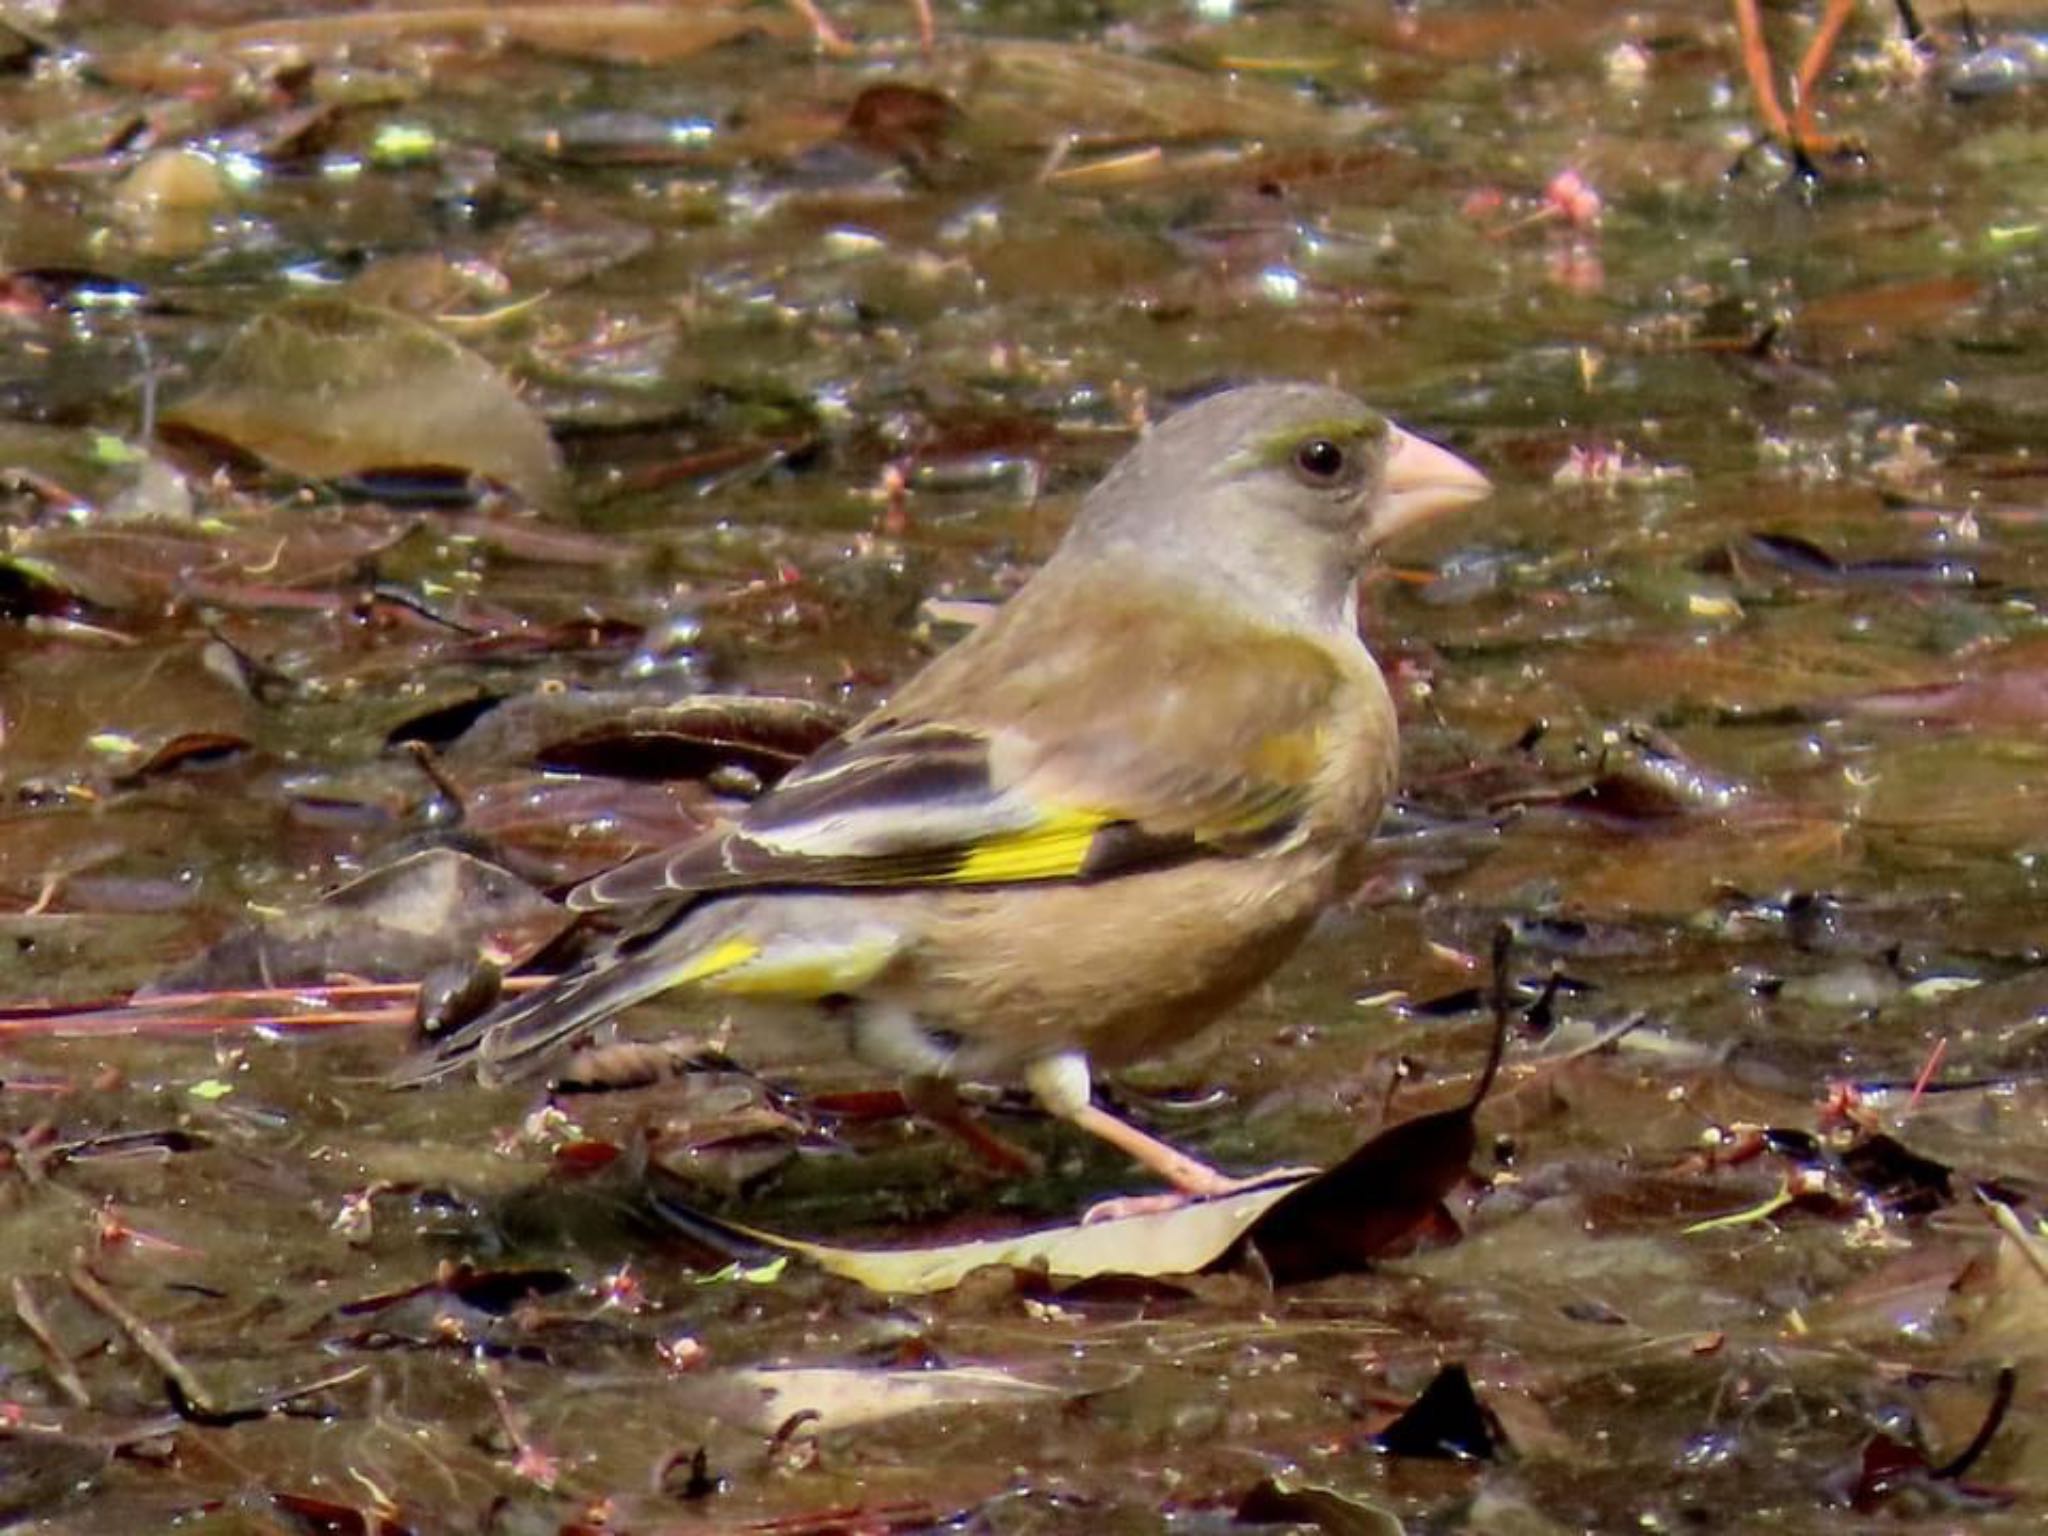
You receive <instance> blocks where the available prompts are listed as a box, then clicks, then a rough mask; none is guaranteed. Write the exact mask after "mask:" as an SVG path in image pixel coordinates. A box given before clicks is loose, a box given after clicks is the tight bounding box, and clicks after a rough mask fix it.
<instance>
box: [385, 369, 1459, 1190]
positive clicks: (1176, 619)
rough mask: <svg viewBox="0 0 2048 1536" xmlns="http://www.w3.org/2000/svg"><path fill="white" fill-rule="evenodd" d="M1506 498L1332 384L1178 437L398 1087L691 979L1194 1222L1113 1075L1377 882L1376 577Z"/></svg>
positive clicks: (539, 1053) (533, 1049)
mask: <svg viewBox="0 0 2048 1536" xmlns="http://www.w3.org/2000/svg"><path fill="white" fill-rule="evenodd" d="M1488 490H1489V486H1488V482H1487V480H1486V477H1485V476H1484V475H1483V474H1482V473H1481V472H1480V471H1479V470H1478V469H1476V468H1474V467H1473V466H1472V465H1471V464H1470V463H1468V462H1467V461H1466V460H1465V459H1463V458H1461V457H1459V456H1458V455H1457V454H1455V453H1453V452H1452V451H1450V450H1449V449H1447V448H1444V447H1442V446H1439V445H1438V444H1436V443H1433V442H1431V441H1429V440H1427V439H1426V438H1423V437H1421V436H1418V435H1416V434H1414V433H1412V432H1409V431H1407V430H1406V429H1404V428H1402V427H1400V426H1398V425H1396V424H1395V423H1394V422H1392V421H1390V420H1389V419H1388V418H1386V417H1385V416H1383V415H1382V414H1380V413H1379V412H1378V411H1376V410H1374V409H1372V408H1371V407H1370V406H1368V405H1366V404H1364V403H1363V402H1361V401H1360V400H1358V399H1357V398H1355V397H1354V396H1352V395H1351V394H1348V393H1346V392H1344V391H1342V390H1339V389H1336V388H1333V387H1328V386H1324V385H1317V384H1303V383H1277V382H1276V383H1255V384H1247V385H1241V386H1239V387H1236V388H1231V389H1227V390H1224V391H1222V392H1220V393H1217V394H1214V395H1211V396H1209V397H1207V398H1205V399H1202V400H1200V401H1198V402H1196V403H1194V404H1192V405H1189V406H1187V407H1185V408H1184V409H1182V410H1180V411H1178V412H1176V413H1174V414H1172V415H1170V416H1168V417H1167V418H1165V419H1164V420H1163V421H1161V422H1159V423H1158V424H1157V425H1155V426H1153V427H1151V428H1150V429H1149V430H1147V431H1146V432H1145V433H1144V435H1143V436H1142V437H1141V438H1140V439H1139V441H1138V442H1137V443H1136V445H1135V446H1134V447H1132V448H1131V449H1130V450H1129V451H1128V452H1127V453H1126V454H1125V455H1124V457H1123V458H1121V459H1120V460H1119V461H1118V462H1117V463H1116V464H1115V465H1114V466H1113V467H1112V469H1111V470H1110V471H1109V473H1108V474H1107V475H1106V476H1105V477H1104V478H1103V480H1102V481H1101V482H1100V483H1099V484H1098V485H1097V486H1096V487H1095V488H1094V490H1093V491H1091V492H1090V493H1089V494H1088V495H1087V496H1086V497H1085V498H1084V500H1083V502H1082V504H1081V506H1080V508H1079V510H1078V512H1077V513H1076V515H1075V517H1074V519H1073V521H1072V523H1071V525H1070V527H1069V528H1068V531H1067V532H1066V534H1065V535H1064V537H1063V538H1062V539H1061V541H1060V543H1059V544H1058V546H1057V548H1056V549H1055V550H1054V552H1053V554H1052V555H1051V556H1050V557H1049V558H1048V559H1047V561H1046V562H1045V564H1044V565H1043V566H1042V567H1041V568H1040V569H1039V570H1038V571H1037V572H1036V573H1035V574H1034V575H1032V576H1031V578H1030V579H1029V580H1027V581H1026V582H1025V583H1024V584H1023V585H1022V586H1021V587H1020V588H1019V589H1018V590H1017V591H1016V593H1015V594H1014V595H1012V596H1011V597H1010V598H1009V599H1008V601H1006V602H1005V603H1004V604H1003V605H1002V606H1001V607H1000V608H999V609H997V610H996V612H995V613H994V615H993V616H992V617H991V618H990V619H989V620H988V621H987V622H986V623H985V624H983V625H982V626H981V627H979V628H978V629H976V630H974V631H973V632H971V633H970V634H969V635H968V636H967V637H966V638H964V639H963V640H961V641H960V642H959V643H958V644H956V645H955V646H953V647H952V648H951V649H949V650H947V651H944V652H942V653H940V654H939V655H938V656H937V657H935V658H934V659H933V660H931V661H930V662H929V663H927V665H926V666H925V667H924V669H923V670H922V671H920V672H918V673H917V674H916V675H915V676H913V677H912V678H911V679H910V680H909V681H907V682H906V683H904V684H903V686H902V687H901V688H900V689H898V690H897V691H896V692H895V694H894V695H893V697H891V698H890V699H889V700H888V702H887V703H885V704H883V705H882V706H881V707H880V708H878V709H876V710H875V711H874V712H873V713H872V714H870V715H868V716H867V717H865V718H864V719H862V720H860V721H859V722H858V723H856V724H855V725H853V726H852V727H851V728H850V729H848V730H847V731H846V732H845V733H844V734H843V735H842V736H840V737H838V738H837V739H836V740H835V741H833V742H831V743H829V744H827V745H825V746H824V747H822V748H820V749H819V750H818V751H817V752H816V753H815V754H814V755H813V756H811V757H810V758H808V759H807V760H806V761H804V762H803V763H801V764H799V765H798V766H797V767H796V768H794V769H793V770H792V771H791V772H790V773H788V774H787V775H786V776H785V777H784V778H783V779H782V780H781V781H780V782H779V783H777V784H776V785H775V786H773V787H772V788H770V789H769V790H768V791H766V792H765V793H763V794H762V795H761V796H759V797H758V798H757V799H755V800H754V801H752V802H751V803H750V804H749V805H748V806H747V807H746V809H745V810H744V811H743V812H742V813H741V814H740V815H739V816H738V817H737V818H736V819H735V820H734V821H732V822H731V823H730V824H728V825H725V826H723V827H714V828H711V829H707V830H706V831H704V832H702V833H700V834H699V835H697V836H695V837H693V838H691V839H688V840H685V841H683V842H682V843H680V844H678V845H676V846H674V847H671V848H667V849H664V850H659V851H655V852H652V853H648V854H644V855H641V856H639V857H636V858H633V859H631V860H629V861H627V862H626V863H624V864H621V865H619V866H618V867H616V868H614V869H612V870H610V871H608V872H605V873H602V874H599V875H597V876H595V877H594V878H592V879H590V880H588V881H586V882H585V883H584V884H582V885H581V886H579V887H577V888H576V889H574V890H573V891H572V892H571V893H570V895H569V897H568V904H569V906H570V907H571V908H572V909H573V910H575V911H577V912H579V913H603V914H606V915H608V916H610V917H612V918H614V919H616V920H618V921H619V923H620V924H621V926H620V929H619V931H618V933H617V936H616V937H615V938H613V939H611V940H610V941H609V942H608V943H607V944H606V945H605V947H603V948H602V949H600V950H599V951H598V952H596V953H594V954H593V955H591V956H590V957H589V958H586V959H584V960H582V961H580V962H578V963H577V964H576V965H574V966H573V967H571V968H570V969H568V970H567V971H565V972H563V973H562V974H561V975H560V976H559V977H557V978H556V979H554V980H552V981H551V982H549V983H547V984H546V985H544V986H543V987H541V988H540V989H539V990H537V991H535V992H532V993H530V994H528V995H526V996H523V997H520V998H518V999H515V1000H510V1001H507V1002H504V1003H502V1004H499V1005H498V1006H496V1007H495V1008H493V1009H492V1010H490V1011H489V1012H486V1013H484V1014H483V1015H481V1016H480V1017H478V1018H476V1019H473V1020H471V1021H469V1022H468V1023H466V1024H462V1025H460V1026H458V1027H457V1028H455V1029H453V1030H451V1031H449V1032H448V1033H447V1034H445V1035H443V1036H442V1037H441V1038H439V1039H437V1040H434V1041H432V1042H429V1043H427V1044H425V1045H423V1046H421V1047H419V1048H418V1050H417V1052H416V1054H415V1055H414V1056H413V1058H412V1059H411V1060H410V1061H408V1062H407V1063H406V1064H405V1065H403V1066H402V1067H400V1068H399V1070H398V1071H397V1072H396V1073H395V1074H394V1080H395V1081H396V1082H397V1083H398V1084H400V1085H404V1086H415V1085H419V1084H423V1083H427V1082H431V1081H433V1080H435V1079H437V1078H444V1077H448V1076H452V1075H455V1074H458V1073H462V1072H466V1071H467V1072H474V1073H475V1074H476V1076H477V1077H478V1078H480V1079H481V1080H482V1081H484V1082H486V1083H504V1082H511V1081H517V1080H520V1079H524V1078H531V1077H534V1076H537V1075H540V1074H543V1073H545V1072H546V1071H547V1070H548V1068H549V1066H550V1065H551V1064H552V1063H553V1062H554V1061H556V1060H557V1059H558V1058H559V1057H560V1056H561V1055H562V1054H563V1053H564V1051H565V1048H566V1046H567V1045H568V1043H569V1042H571V1041H572V1040H574V1039H576V1038H577V1037H580V1036H582V1035H584V1034H586V1033H587V1032H588V1031H589V1030H591V1029H592V1028H594V1027H595V1026H597V1025H598V1024H600V1023H602V1022H603V1021H605V1020H608V1019H610V1018H611V1017H612V1016H614V1015H615V1014H618V1013H619V1012H621V1011H623V1010H624V1009H626V1008H628V1007H630V1006H632V1005H634V1004H636V1003H639V1002H642V1001H644V1000H646V999H649V998H651V997H653V996H655V995H656V994H659V993H662V992H665V991H668V990H670V989H672V988H689V989H691V990H693V991H694V992H696V993H698V994H700V995H701V996H703V997H705V998H708V999H711V1000H715V1001H717V1002H722V1003H733V1004H744V1003H759V1004H775V1005H782V1006H785V1007H786V1006H788V1005H792V1004H794V1005H796V1006H797V1007H799V1008H802V1009H805V1010H807V1011H808V1012H809V1013H810V1014H811V1015H812V1016H813V1017H814V1018H815V1020H816V1022H817V1024H818V1025H819V1027H820V1028H821V1029H822V1030H824V1031H826V1032H827V1035H828V1037H831V1038H834V1039H835V1040H836V1041H837V1042H843V1044H844V1045H845V1046H846V1047H847V1048H849V1049H850V1050H851V1051H852V1053H853V1055H854V1056H855V1057H856V1058H857V1059H858V1060H859V1061H861V1062H863V1063H865V1064H867V1065H868V1066H870V1067H872V1068H875V1069H878V1070H880V1071H885V1072H889V1073H894V1074H896V1075H898V1076H899V1077H900V1078H901V1079H902V1080H903V1083H904V1089H905V1094H906V1098H907V1099H908V1101H909V1102H910V1104H911V1105H912V1107H913V1108H914V1109H916V1110H918V1111H919V1112H920V1113H922V1114H925V1115H926V1116H927V1117H928V1118H932V1119H935V1120H940V1121H942V1122H946V1121H949V1120H950V1121H952V1122H953V1123H956V1124H957V1119H958V1117H957V1109H958V1100H957V1097H956V1096H955V1087H956V1085H957V1084H960V1083H963V1082H968V1083H982V1084H990V1085H1017V1084H1021V1085H1023V1086H1024V1087H1026V1088H1028V1089H1029V1090H1030V1092H1031V1093H1032V1095H1033V1096H1034V1097H1035V1098H1036V1099H1037V1101H1038V1102H1039V1104H1040V1105H1041V1106H1042V1107H1043V1108H1044V1109H1045V1110H1047V1111H1049V1112H1050V1114H1051V1115H1053V1116H1054V1117H1056V1118H1058V1119H1060V1120H1064V1121H1067V1122H1069V1123H1071V1124H1072V1125H1074V1126H1077V1127H1079V1128H1080V1129H1082V1130H1084V1131H1087V1132H1089V1133H1091V1134H1093V1135H1095V1136H1098V1137H1100V1138H1101V1139H1103V1140H1104V1141H1106V1142H1108V1143H1110V1144H1111V1145H1112V1146H1115V1147H1117V1148H1120V1149H1121V1150H1122V1151H1123V1152H1125V1153H1126V1154H1127V1155H1129V1156H1130V1157H1131V1158H1133V1159H1134V1160H1136V1162H1138V1163H1139V1164H1140V1165H1142V1166H1143V1167H1144V1168H1146V1169H1149V1170H1150V1171H1151V1172H1153V1173H1154V1174H1156V1175H1158V1176H1159V1177H1161V1178H1163V1179H1164V1180H1165V1181H1166V1182H1167V1183H1168V1184H1169V1185H1171V1186H1172V1187H1173V1189H1174V1190H1175V1191H1177V1192H1179V1194H1180V1195H1181V1196H1183V1197H1204V1196H1213V1195H1219V1194H1223V1193H1227V1192H1229V1191H1230V1190H1232V1189H1235V1188H1239V1187H1241V1181H1238V1180H1235V1179H1233V1178H1231V1177H1230V1176H1229V1175H1227V1174H1225V1173H1223V1172H1222V1171H1221V1170H1219V1169H1216V1168H1214V1167H1211V1166H1210V1165H1209V1164H1207V1163H1204V1162H1202V1161H1200V1160H1199V1159H1197V1158H1195V1157H1194V1156H1192V1155H1191V1154H1189V1153H1186V1152H1184V1151H1182V1150H1180V1149H1178V1148H1176V1147H1173V1146H1172V1145H1170V1144H1169V1143H1167V1142H1165V1141H1162V1140H1159V1139H1157V1138H1155V1137H1153V1136H1151V1135H1150V1134H1149V1133H1147V1132H1145V1131H1143V1130H1141V1129H1140V1128H1138V1127H1137V1126H1135V1125H1132V1124H1131V1123H1129V1122H1128V1121H1126V1120H1123V1119H1121V1118H1119V1117H1118V1116H1116V1115H1114V1114H1113V1113H1111V1112H1110V1111H1109V1110H1107V1109H1106V1108H1103V1107H1101V1106H1099V1105H1098V1104H1096V1103H1095V1101H1094V1091H1093V1085H1094V1073H1095V1072H1096V1071H1097V1070H1098V1069H1102V1068H1115V1067H1120V1066H1124V1065H1128V1064H1131V1063H1133V1062H1136V1061H1139V1060H1141V1059H1144V1058H1147V1057H1150V1056H1153V1055H1156V1054H1158V1053H1160V1052H1162V1051H1164V1050H1166V1049H1168V1048H1169V1047H1172V1046H1174V1045H1177V1044H1179V1043H1180V1042H1182V1041H1184V1040H1186V1039H1188V1038H1189V1037H1190V1036H1192V1035H1193V1034H1195V1033H1197V1032H1198V1031H1199V1030H1201V1029H1202V1028H1203V1027H1204V1026H1206V1025H1207V1024H1209V1023H1210V1022H1211V1021H1212V1020H1214V1019H1216V1018H1217V1017H1218V1016H1219V1015H1221V1014H1222V1013H1223V1012H1225V1011H1226V1010H1227V1009H1228V1008H1229V1007H1231V1006H1232V1005H1233V1004H1235V1003H1236V1002H1238V1001H1240V1000H1241V999H1243V998H1244V997H1245V996H1246V995H1247V994H1248V993H1249V992H1251V991H1252V990H1253V989H1254V988H1255V987H1257V986H1258V985H1259V984H1260V983H1261V982H1263V981H1264V980H1265V979H1266V978H1267V977H1268V976H1270V975H1271V974H1272V973H1273V972H1274V971H1275V970H1276V969H1278V968H1279V967H1280V965H1281V964H1282V963H1283V962H1284V961H1285V960H1286V959H1287V958H1288V956H1289V955H1290V954H1291V953H1292V952H1293V951H1294V950H1295V949H1296V947H1297V946H1298V945H1299V944H1300V943H1301V941H1302V939H1303V938H1304V936H1305V935H1306V934H1307V933H1308V931H1309V929H1310V927H1311V925H1312V924H1313V923H1314V922H1315V920H1316V918H1317V916H1318V914H1320V913H1321V912H1323V911H1324V910H1325V909H1326V908H1328V907H1329V906H1331V905H1332V904H1333V903H1335V902H1337V901H1339V900H1341V899H1342V898H1344V897H1345V896H1347V895H1348V894H1350V893H1351V892H1352V891H1353V890H1354V889H1355V888H1356V886H1357V885H1358V883H1359V882H1360V881H1361V879H1362V878H1363V875H1364V873H1365V872H1366V869H1367V867H1368V843H1369V840H1370V838H1371V835H1372V832H1373V829H1374V826H1375V823H1376V822H1377V820H1378V817H1379V814H1380V810H1381V807H1382V805H1383V804H1384V802H1385V801H1386V799H1387V797H1388V795H1389V794H1390V793H1391V792H1392V790H1393V787H1394V783H1395V777H1396V767H1397V758H1398V731H1397V725H1396V719H1395V711H1394V704H1393V699H1392V696H1391V694H1390V692H1389V689H1388V687H1387V683H1386V680H1385V678H1384V677H1383V675H1382V673H1381V671H1380V668H1379V666H1378V664H1377V663H1376V662H1375V660H1374V658H1373V656H1372V655H1371V653H1370V652H1369V651H1368V650H1367V648H1366V646H1365V644H1364V642H1363V640H1362V639H1361V638H1360V635H1359V629H1358V589H1359V582H1360V578H1361V577H1362V575H1363V574H1364V572H1365V570H1366V568H1367V567H1368V565H1369V564H1370V562H1371V561H1372V559H1373V558H1374V555H1375V552H1376V551H1377V550H1378V549H1379V547H1380V546H1381V545H1382V544H1383V543H1384V542H1385V541H1386V540H1387V539H1389V538H1391V537H1392V536H1393V535H1395V534H1397V533H1399V532H1401V531H1402V530H1403V529H1406V528H1408V527H1410V526H1411V525H1414V524H1416V523H1418V522H1420V521H1422V520H1424V519H1426V518H1429V517H1432V516H1433V515H1435V514H1438V513H1441V512H1445V511H1448V510H1449V509H1451V508H1454V507H1459V506H1463V505H1465V504H1467V503H1469V502H1472V501H1475V500H1477V499H1478V498H1480V497H1481V496H1483V495H1485V494H1487V492H1488ZM742 1027H743V1024H742ZM1163 1198H1167V1199H1171V1198H1173V1197H1172V1196H1167V1197H1163Z"/></svg>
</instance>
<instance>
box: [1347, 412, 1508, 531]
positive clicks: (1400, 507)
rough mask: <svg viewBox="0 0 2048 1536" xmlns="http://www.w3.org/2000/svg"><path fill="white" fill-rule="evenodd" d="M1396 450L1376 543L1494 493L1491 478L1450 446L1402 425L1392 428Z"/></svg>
mask: <svg viewBox="0 0 2048 1536" xmlns="http://www.w3.org/2000/svg"><path fill="white" fill-rule="evenodd" d="M1392 431H1393V434H1394V441H1393V449H1392V451H1391V452H1390V453H1389V454H1388V455H1387V468H1386V490H1385V495H1384V497H1383V499H1382V501H1381V504H1380V508H1379V511H1378V512H1377V513H1376V514H1375V515H1374V517H1373V520H1372V529H1371V535H1370V536H1371V539H1372V542H1373V543H1375V544H1378V543H1380V542H1382V541H1383V540H1385V539H1389V538H1391V537H1393V535H1395V534H1397V533H1399V532H1400V531H1401V530H1402V529H1403V528H1406V527H1408V526H1409V525H1410V524H1413V523H1419V522H1422V521H1423V520H1424V519H1426V518H1431V517H1434V516H1436V515H1437V513H1439V512H1448V511H1450V509H1451V508H1453V507H1462V506H1464V505H1465V504H1466V503H1468V502H1474V501H1477V500H1479V498H1480V497H1482V496H1484V495H1486V493H1487V492H1488V491H1490V490H1492V489H1493V487H1492V485H1491V484H1490V483H1488V481H1487V478H1486V476H1484V475H1482V474H1481V473H1480V472H1479V471H1478V470H1476V469H1474V468H1473V467H1472V466H1471V465H1470V464H1467V463H1466V462H1465V461H1464V460H1463V459H1461V458H1459V457H1458V456H1457V455H1456V454H1455V453H1453V452H1451V450H1450V449H1448V448H1440V447H1438V446H1437V445H1436V444H1435V443H1432V442H1430V441H1429V440H1428V439H1426V438H1420V437H1417V436H1416V435H1415V434H1414V433H1412V432H1404V431H1402V430H1401V428H1399V427H1394V428H1393V429H1392Z"/></svg>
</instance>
